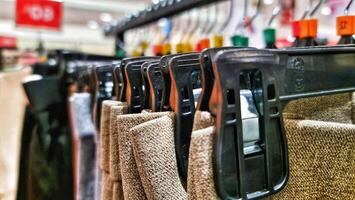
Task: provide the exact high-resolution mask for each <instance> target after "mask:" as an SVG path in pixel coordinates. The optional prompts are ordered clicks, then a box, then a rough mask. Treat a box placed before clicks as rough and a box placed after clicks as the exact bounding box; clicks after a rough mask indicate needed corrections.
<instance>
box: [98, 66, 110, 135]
mask: <svg viewBox="0 0 355 200" xmlns="http://www.w3.org/2000/svg"><path fill="white" fill-rule="evenodd" d="M93 71H94V75H95V82H96V83H95V86H96V90H95V97H94V110H93V112H94V113H93V116H94V122H95V125H96V127H97V129H98V130H100V119H101V107H102V102H103V101H104V100H111V99H113V90H114V84H113V74H112V63H105V64H101V63H99V64H94V67H93Z"/></svg>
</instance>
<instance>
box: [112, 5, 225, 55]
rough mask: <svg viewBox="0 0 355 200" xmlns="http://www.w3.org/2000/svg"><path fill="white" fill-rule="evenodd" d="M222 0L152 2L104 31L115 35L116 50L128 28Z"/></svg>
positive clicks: (118, 48)
mask: <svg viewBox="0 0 355 200" xmlns="http://www.w3.org/2000/svg"><path fill="white" fill-rule="evenodd" d="M218 1H224V0H165V1H159V3H157V4H152V5H150V6H148V7H147V8H146V9H144V10H142V11H140V12H138V13H135V14H132V15H130V16H129V17H127V18H126V19H124V20H122V21H121V22H119V23H118V25H117V26H111V27H109V28H108V29H107V30H106V31H105V34H106V35H111V36H115V37H116V51H117V50H120V49H122V48H121V47H120V44H122V42H123V41H124V33H125V32H126V31H128V30H130V29H133V28H137V27H140V26H144V25H147V24H149V23H152V22H154V21H157V20H159V19H161V18H164V17H171V16H173V15H176V14H179V13H181V12H184V11H186V10H190V9H193V8H197V7H201V6H204V5H208V4H210V3H214V2H218Z"/></svg>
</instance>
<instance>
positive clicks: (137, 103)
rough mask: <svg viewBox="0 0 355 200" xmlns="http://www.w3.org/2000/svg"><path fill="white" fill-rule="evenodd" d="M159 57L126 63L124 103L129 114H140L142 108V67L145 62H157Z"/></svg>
mask: <svg viewBox="0 0 355 200" xmlns="http://www.w3.org/2000/svg"><path fill="white" fill-rule="evenodd" d="M158 60H159V57H151V58H147V59H145V60H140V61H131V62H127V64H126V65H125V79H126V83H127V85H126V94H125V96H126V98H125V99H126V101H127V104H128V112H129V113H140V112H141V111H142V109H143V108H144V100H145V99H144V97H143V96H144V94H143V77H142V73H141V68H142V65H143V64H144V63H145V62H150V61H158Z"/></svg>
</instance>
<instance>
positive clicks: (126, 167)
mask: <svg viewBox="0 0 355 200" xmlns="http://www.w3.org/2000/svg"><path fill="white" fill-rule="evenodd" d="M163 115H166V113H164V112H162V113H149V114H148V113H144V114H143V113H142V114H129V115H119V116H117V129H118V131H119V134H118V141H119V142H118V144H119V157H120V167H121V176H122V187H123V194H124V199H129V200H142V199H146V196H145V193H144V189H143V186H142V182H141V180H140V178H139V174H138V169H137V165H136V162H135V160H134V155H133V150H132V145H131V139H130V129H131V128H133V127H135V126H137V125H138V124H142V123H144V122H146V121H149V120H152V119H156V118H159V117H161V116H163Z"/></svg>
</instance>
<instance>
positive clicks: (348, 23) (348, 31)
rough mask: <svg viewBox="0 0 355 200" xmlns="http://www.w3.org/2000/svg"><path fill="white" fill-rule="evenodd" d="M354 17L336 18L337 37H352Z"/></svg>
mask: <svg viewBox="0 0 355 200" xmlns="http://www.w3.org/2000/svg"><path fill="white" fill-rule="evenodd" d="M354 17H355V16H339V17H337V35H339V36H345V35H353V34H354V32H355V31H354V30H355V26H354V23H355V20H354Z"/></svg>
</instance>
